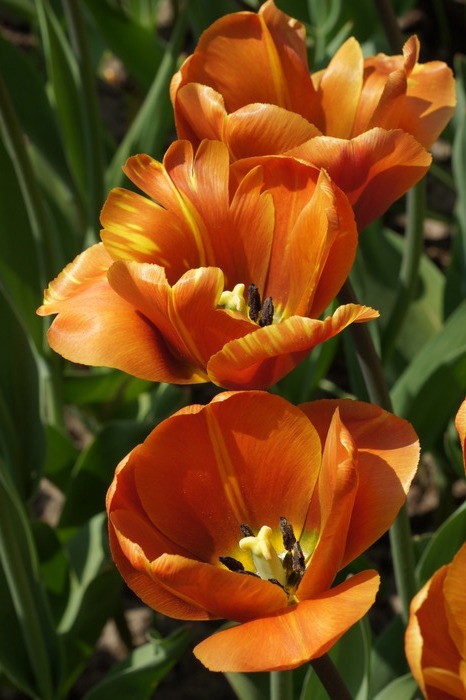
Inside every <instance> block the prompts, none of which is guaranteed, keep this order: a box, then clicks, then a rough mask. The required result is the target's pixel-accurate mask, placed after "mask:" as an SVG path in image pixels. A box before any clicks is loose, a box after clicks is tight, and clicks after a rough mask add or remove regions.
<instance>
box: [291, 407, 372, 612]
mask: <svg viewBox="0 0 466 700" xmlns="http://www.w3.org/2000/svg"><path fill="white" fill-rule="evenodd" d="M357 452H358V451H357V447H356V445H355V443H354V441H353V439H352V436H351V434H350V433H349V431H348V430H347V429H346V428H345V426H344V425H343V423H342V421H341V418H340V412H339V410H338V408H337V409H336V410H335V413H334V414H333V417H332V422H331V424H330V427H329V431H328V433H327V437H326V440H325V444H324V452H323V456H322V467H321V470H320V474H319V482H318V488H317V489H315V490H314V493H313V497H312V500H311V504H310V507H309V514H308V518H307V521H306V524H305V526H304V532H313V531H317V532H318V533H319V539H318V541H317V544H316V546H315V550H314V552H313V553H312V556H311V559H310V561H309V564H308V565H307V569H306V572H305V574H304V577H303V580H302V581H301V583H300V585H299V589H298V596H299V598H300V600H307V599H309V598H313V597H314V596H315V595H318V594H319V593H321V592H322V591H325V590H327V589H328V588H330V586H331V585H332V581H333V580H334V578H335V576H336V574H337V572H338V571H339V570H340V569H341V568H342V561H343V557H344V554H345V549H346V541H347V535H348V532H349V528H350V522H351V519H352V515H353V508H354V503H355V500H356V495H357V490H358V484H359V474H358V469H357V463H358V454H357Z"/></svg>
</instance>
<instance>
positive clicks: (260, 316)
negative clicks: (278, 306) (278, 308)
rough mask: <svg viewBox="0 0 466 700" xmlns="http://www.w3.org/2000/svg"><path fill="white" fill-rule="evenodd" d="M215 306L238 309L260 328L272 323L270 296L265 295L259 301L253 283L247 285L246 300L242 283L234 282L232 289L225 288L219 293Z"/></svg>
mask: <svg viewBox="0 0 466 700" xmlns="http://www.w3.org/2000/svg"><path fill="white" fill-rule="evenodd" d="M217 306H218V307H219V308H221V309H227V310H229V311H239V312H240V313H241V314H243V316H249V318H250V319H251V321H254V322H255V323H257V324H258V325H259V326H261V328H262V327H263V326H270V325H271V324H272V323H273V316H274V312H275V309H274V306H273V301H272V297H267V298H266V299H264V302H263V303H261V296H260V293H259V290H258V288H257V287H256V285H255V284H250V285H249V287H248V302H247V304H246V301H245V300H244V284H235V286H234V287H233V289H232V291H231V292H230V291H228V290H225V291H223V292H222V293H221V295H220V299H219V300H218V304H217Z"/></svg>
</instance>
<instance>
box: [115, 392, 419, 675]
mask: <svg viewBox="0 0 466 700" xmlns="http://www.w3.org/2000/svg"><path fill="white" fill-rule="evenodd" d="M418 456H419V445H418V441H417V437H416V435H415V433H414V431H413V429H412V427H411V425H410V424H409V423H407V422H406V421H404V420H402V419H400V418H397V417H396V416H394V415H391V414H389V413H387V412H386V411H383V410H382V409H381V408H379V407H377V406H375V405H371V404H365V403H361V402H357V401H351V400H325V401H316V402H313V403H307V404H303V405H301V406H300V407H296V406H293V405H291V404H290V403H288V402H287V401H285V400H284V399H283V398H280V397H278V396H275V395H272V394H268V393H266V392H259V391H245V392H226V393H223V394H220V395H218V396H217V397H216V398H215V399H214V400H213V401H212V402H211V403H210V404H209V405H207V406H199V405H196V406H190V407H188V408H185V409H182V410H181V411H179V412H178V413H176V414H175V415H173V416H172V417H170V418H168V419H167V420H165V421H164V422H162V423H160V424H159V425H158V426H157V427H156V428H155V429H154V430H153V432H152V433H151V434H150V435H149V437H148V438H147V439H146V440H145V442H144V443H143V444H141V445H138V446H137V447H136V448H135V449H133V451H132V452H131V453H130V454H129V455H128V456H127V457H126V458H125V459H124V460H123V461H122V462H121V463H120V465H119V466H118V468H117V471H116V473H115V478H114V480H113V483H112V485H111V486H110V489H109V491H108V495H107V510H108V516H109V529H110V543H111V548H112V554H113V557H114V560H115V562H116V564H117V567H118V568H119V570H120V572H121V574H122V576H123V577H124V579H125V580H126V582H127V583H128V585H129V586H130V588H132V589H133V590H134V591H135V592H136V594H137V595H138V596H139V597H140V598H141V599H142V600H143V601H144V602H145V603H147V604H148V605H149V606H151V607H152V608H154V609H155V610H157V611H159V612H161V613H163V614H164V615H168V616H171V617H174V618H178V619H183V620H207V619H217V618H220V619H228V620H231V621H235V622H238V623H240V624H239V625H235V626H232V627H229V628H227V629H222V630H221V631H219V632H217V633H216V634H214V635H213V636H211V637H209V638H207V639H206V640H204V641H202V642H201V643H200V644H199V645H198V646H197V647H196V648H195V650H194V653H195V655H196V656H197V657H198V658H199V659H200V660H201V661H202V663H203V664H205V665H206V666H207V667H208V668H209V669H211V670H215V671H244V672H247V671H267V670H284V669H291V668H295V667H297V666H299V665H301V664H303V663H304V662H306V661H308V660H309V659H312V658H316V657H318V656H321V655H322V654H324V653H326V651H327V650H328V649H329V648H330V647H331V646H332V645H333V644H334V643H335V642H336V641H337V640H338V639H339V638H340V637H341V636H342V635H343V634H344V632H345V631H346V630H348V629H349V627H351V625H353V624H354V623H355V622H356V621H357V620H359V619H360V618H361V617H362V616H363V615H364V614H365V613H366V611H367V610H368V609H369V608H370V607H371V605H372V604H373V602H374V598H375V595H376V592H377V589H378V586H379V577H378V575H377V573H376V572H375V571H372V570H367V571H363V572H359V573H357V574H356V575H354V576H350V577H346V578H345V577H344V575H343V576H340V579H339V580H338V581H337V582H336V585H333V587H332V584H335V577H336V576H337V574H338V572H340V571H341V570H342V569H343V568H344V567H346V566H347V565H348V564H349V563H350V562H352V561H353V560H354V559H355V557H357V556H358V555H359V554H361V553H362V552H364V551H365V550H366V549H367V548H368V547H369V546H370V545H371V544H372V543H373V542H374V541H375V540H376V539H377V538H379V537H380V536H381V535H382V533H384V532H385V531H386V530H387V528H388V527H389V526H390V525H391V523H392V522H393V520H394V518H395V516H396V515H397V513H398V511H399V509H400V507H401V505H402V504H403V502H404V501H405V497H406V493H407V491H408V488H409V485H410V482H411V480H412V478H413V475H414V473H415V470H416V467H417V462H418Z"/></svg>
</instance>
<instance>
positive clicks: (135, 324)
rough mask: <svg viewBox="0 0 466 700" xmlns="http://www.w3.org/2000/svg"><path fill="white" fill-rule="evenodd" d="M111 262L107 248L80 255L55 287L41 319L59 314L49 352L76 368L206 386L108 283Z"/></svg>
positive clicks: (48, 293) (50, 336)
mask: <svg viewBox="0 0 466 700" xmlns="http://www.w3.org/2000/svg"><path fill="white" fill-rule="evenodd" d="M111 262H112V261H111V258H110V256H109V255H108V253H107V252H106V251H105V249H104V247H103V245H102V244H98V245H95V246H92V247H91V248H89V249H88V250H86V251H84V253H81V255H79V256H78V257H77V258H76V259H75V260H74V261H73V262H72V263H70V264H69V265H67V266H66V268H65V269H64V270H63V271H62V272H61V273H60V275H59V276H58V277H57V278H56V279H55V280H54V281H53V282H51V284H50V286H49V289H48V290H47V291H46V292H45V295H44V300H45V303H44V304H43V305H42V306H41V307H40V309H39V310H38V313H39V314H40V315H42V316H45V315H48V314H54V313H57V314H58V316H57V318H56V319H55V320H54V321H53V323H52V325H51V327H50V329H49V331H48V341H49V344H50V347H51V348H53V349H54V350H55V351H56V352H58V353H59V354H60V355H63V357H65V358H66V359H68V360H71V361H72V362H77V363H80V364H85V365H102V366H104V367H114V368H116V369H121V370H123V371H124V372H128V373H129V374H132V375H134V376H136V377H140V378H141V379H149V380H152V381H166V382H177V383H181V384H182V383H192V382H196V381H205V379H200V377H199V376H198V373H196V370H195V368H193V367H189V366H187V365H186V363H183V362H181V361H180V360H178V359H177V358H176V357H174V356H173V355H172V354H171V353H170V351H169V349H168V348H167V346H166V344H165V342H164V340H163V338H162V337H161V335H160V333H159V331H158V330H157V329H156V328H155V327H154V326H153V325H151V324H150V323H149V322H148V320H147V319H145V318H144V317H142V316H141V314H140V313H138V310H137V309H136V308H134V307H133V306H132V305H131V304H129V303H128V302H127V301H125V299H123V298H122V297H121V296H119V295H118V294H117V293H115V291H114V290H113V289H112V288H111V286H110V285H109V283H108V280H107V274H108V273H107V270H108V266H109V265H110V264H111Z"/></svg>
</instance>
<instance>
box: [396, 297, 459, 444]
mask: <svg viewBox="0 0 466 700" xmlns="http://www.w3.org/2000/svg"><path fill="white" fill-rule="evenodd" d="M465 392H466V301H464V302H463V303H462V304H461V305H460V306H459V307H458V308H457V309H456V311H454V312H453V313H452V314H451V316H449V318H448V319H447V321H446V323H445V326H444V328H443V329H442V331H441V332H440V333H438V334H437V335H436V336H435V337H434V338H432V340H430V341H429V342H428V343H427V344H426V345H425V347H424V348H423V349H422V350H421V351H420V352H419V353H418V354H417V355H416V357H415V359H414V361H413V362H412V363H411V364H410V365H409V366H408V367H407V369H406V370H405V372H403V374H402V375H401V377H400V378H399V379H398V381H397V382H396V384H395V386H394V387H393V390H392V392H391V394H392V400H393V406H394V412H395V413H396V414H397V415H400V416H402V417H403V418H406V419H407V420H409V421H410V422H411V423H412V424H413V426H414V428H415V430H416V432H417V434H418V435H419V438H420V440H421V444H422V445H423V447H424V449H429V448H430V447H432V445H434V444H435V442H436V441H437V439H438V438H439V437H440V435H441V434H442V433H443V431H444V430H445V427H446V425H447V424H448V421H449V419H450V417H451V416H452V415H453V413H454V412H455V411H456V410H457V408H458V406H459V404H460V402H461V400H462V399H463V398H464V395H465Z"/></svg>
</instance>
